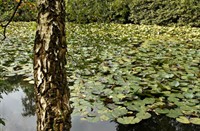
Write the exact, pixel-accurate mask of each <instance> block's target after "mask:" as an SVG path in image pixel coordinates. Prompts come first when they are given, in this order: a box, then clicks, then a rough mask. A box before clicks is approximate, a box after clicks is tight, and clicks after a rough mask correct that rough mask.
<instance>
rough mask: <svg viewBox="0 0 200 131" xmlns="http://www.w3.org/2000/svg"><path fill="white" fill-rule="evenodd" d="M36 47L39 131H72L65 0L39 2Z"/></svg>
mask: <svg viewBox="0 0 200 131" xmlns="http://www.w3.org/2000/svg"><path fill="white" fill-rule="evenodd" d="M37 4H38V18H37V32H36V37H35V44H34V79H35V96H36V108H37V109H36V113H37V131H69V130H70V127H71V117H70V114H71V108H70V105H69V98H70V91H69V88H68V86H67V80H66V70H65V65H66V58H65V56H66V50H67V46H66V38H65V2H64V0H38V3H37Z"/></svg>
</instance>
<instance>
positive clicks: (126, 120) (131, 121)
mask: <svg viewBox="0 0 200 131" xmlns="http://www.w3.org/2000/svg"><path fill="white" fill-rule="evenodd" d="M140 121H141V120H140V119H138V118H134V117H133V116H132V117H131V116H130V117H122V118H117V122H119V123H121V124H125V125H126V124H136V123H139V122H140Z"/></svg>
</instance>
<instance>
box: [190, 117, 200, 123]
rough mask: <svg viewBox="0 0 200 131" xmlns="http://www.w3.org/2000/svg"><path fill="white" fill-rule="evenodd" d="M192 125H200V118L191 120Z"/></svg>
mask: <svg viewBox="0 0 200 131" xmlns="http://www.w3.org/2000/svg"><path fill="white" fill-rule="evenodd" d="M190 122H191V123H192V124H196V125H200V118H190Z"/></svg>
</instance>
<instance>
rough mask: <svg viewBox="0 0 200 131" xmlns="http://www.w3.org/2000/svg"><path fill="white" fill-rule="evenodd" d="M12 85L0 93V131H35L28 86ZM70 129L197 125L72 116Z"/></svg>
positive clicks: (197, 130)
mask: <svg viewBox="0 0 200 131" xmlns="http://www.w3.org/2000/svg"><path fill="white" fill-rule="evenodd" d="M14 86H15V88H16V89H17V90H12V91H9V92H8V93H7V94H6V93H2V94H1V95H2V97H3V99H0V118H4V119H5V120H4V121H5V123H6V126H2V125H0V131H36V117H35V116H33V115H30V114H33V111H34V110H32V107H33V105H34V104H33V103H32V102H30V101H33V99H31V97H29V96H28V94H31V93H30V92H28V91H30V88H27V90H26V91H25V92H24V87H21V86H20V84H16V85H14ZM31 87H32V86H31ZM0 88H2V87H0ZM25 98H27V99H25ZM23 100H28V101H29V102H28V103H29V104H24V103H23ZM23 114H28V115H25V116H24V115H23ZM71 131H200V126H198V125H192V124H188V125H186V124H181V123H179V122H176V121H175V120H174V119H170V118H168V117H165V116H156V115H154V116H153V117H152V118H150V119H147V120H143V121H142V122H140V123H139V124H135V125H121V124H117V123H115V122H97V123H90V122H87V121H82V120H80V117H74V116H72V128H71Z"/></svg>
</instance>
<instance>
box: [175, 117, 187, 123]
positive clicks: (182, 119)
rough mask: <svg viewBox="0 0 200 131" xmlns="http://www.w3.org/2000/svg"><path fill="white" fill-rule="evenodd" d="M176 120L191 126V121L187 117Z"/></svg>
mask: <svg viewBox="0 0 200 131" xmlns="http://www.w3.org/2000/svg"><path fill="white" fill-rule="evenodd" d="M176 120H177V121H178V122H181V123H184V124H189V123H190V121H189V119H188V118H187V117H185V116H179V117H178V118H176Z"/></svg>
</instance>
